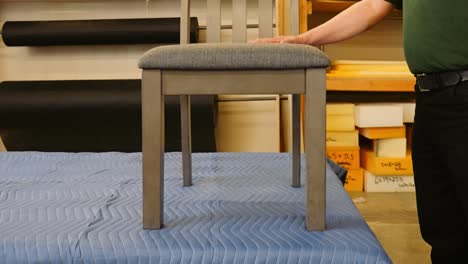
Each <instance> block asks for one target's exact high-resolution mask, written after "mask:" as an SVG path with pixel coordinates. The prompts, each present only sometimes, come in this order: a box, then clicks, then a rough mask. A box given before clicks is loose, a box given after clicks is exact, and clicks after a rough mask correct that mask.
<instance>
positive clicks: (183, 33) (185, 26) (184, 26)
mask: <svg viewBox="0 0 468 264" xmlns="http://www.w3.org/2000/svg"><path fill="white" fill-rule="evenodd" d="M188 43H190V0H181V2H180V44H188Z"/></svg>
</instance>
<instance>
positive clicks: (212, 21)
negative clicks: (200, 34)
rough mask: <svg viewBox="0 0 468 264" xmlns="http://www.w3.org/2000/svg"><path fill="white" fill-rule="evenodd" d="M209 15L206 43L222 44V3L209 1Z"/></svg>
mask: <svg viewBox="0 0 468 264" xmlns="http://www.w3.org/2000/svg"><path fill="white" fill-rule="evenodd" d="M206 6H207V9H208V15H207V18H206V30H207V32H206V42H208V43H219V42H221V1H220V0H207V1H206Z"/></svg>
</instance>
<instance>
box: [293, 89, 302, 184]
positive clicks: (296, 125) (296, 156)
mask: <svg viewBox="0 0 468 264" xmlns="http://www.w3.org/2000/svg"><path fill="white" fill-rule="evenodd" d="M292 106H293V109H292V152H293V153H292V162H293V163H292V186H293V187H295V188H297V187H301V96H300V95H299V94H293V95H292Z"/></svg>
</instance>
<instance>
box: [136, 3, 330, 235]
mask: <svg viewBox="0 0 468 264" xmlns="http://www.w3.org/2000/svg"><path fill="white" fill-rule="evenodd" d="M290 1H291V4H290V10H291V18H292V19H291V29H292V34H297V33H298V29H299V16H298V14H299V1H298V0H290ZM246 2H247V0H233V13H234V14H235V15H233V40H234V42H245V41H246V39H247V36H246V33H247V30H246V28H247V25H246ZM220 10H221V7H220V1H219V0H207V12H208V15H207V40H208V42H211V43H214V44H190V45H189V44H183V45H171V46H162V47H157V48H154V49H152V50H150V51H148V52H146V53H145V54H144V55H143V57H142V58H141V59H140V62H139V67H140V68H142V69H143V74H142V86H143V87H142V104H143V105H142V109H143V110H142V111H143V228H145V229H160V228H161V227H162V225H163V193H164V188H163V181H164V107H163V106H164V96H166V95H180V96H181V114H182V118H181V119H182V120H181V121H182V160H183V162H182V163H183V166H182V167H183V177H184V186H190V185H191V184H192V179H191V167H192V164H191V143H190V140H191V139H190V97H189V95H197V94H215V95H220V94H293V120H292V122H293V133H292V134H293V135H292V136H293V159H292V160H293V162H292V163H293V164H292V175H293V186H295V187H298V186H300V94H305V133H304V137H305V140H306V143H307V144H306V145H305V146H306V147H305V156H306V163H307V176H306V179H307V182H306V186H307V187H306V193H307V195H306V211H305V214H306V228H307V229H308V230H324V229H325V166H326V165H325V164H326V163H325V101H326V88H325V70H326V68H327V67H328V66H329V60H328V58H327V56H326V55H325V54H323V53H322V52H321V51H320V50H318V49H316V48H314V47H312V46H307V45H293V44H245V43H243V44H237V43H235V44H219V42H220V33H221V31H220V28H221V27H220V21H221V20H220V13H221V12H220ZM258 10H259V37H271V36H272V35H273V1H272V0H259V8H258ZM181 12H182V16H181V43H188V40H189V32H190V31H189V17H190V1H189V0H181Z"/></svg>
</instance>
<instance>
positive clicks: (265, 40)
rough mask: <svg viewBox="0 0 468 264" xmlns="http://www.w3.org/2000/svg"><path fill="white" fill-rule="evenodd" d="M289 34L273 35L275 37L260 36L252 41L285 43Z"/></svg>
mask: <svg viewBox="0 0 468 264" xmlns="http://www.w3.org/2000/svg"><path fill="white" fill-rule="evenodd" d="M287 38H289V36H279V37H273V38H259V39H256V40H254V41H252V43H283V41H285V40H286V39H287Z"/></svg>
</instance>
